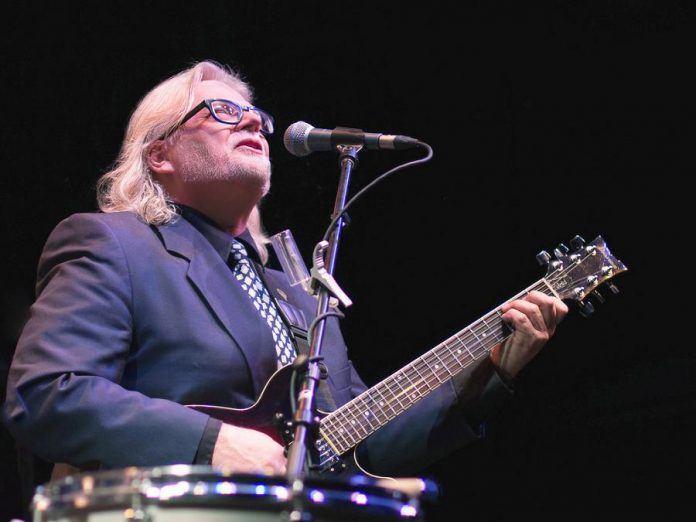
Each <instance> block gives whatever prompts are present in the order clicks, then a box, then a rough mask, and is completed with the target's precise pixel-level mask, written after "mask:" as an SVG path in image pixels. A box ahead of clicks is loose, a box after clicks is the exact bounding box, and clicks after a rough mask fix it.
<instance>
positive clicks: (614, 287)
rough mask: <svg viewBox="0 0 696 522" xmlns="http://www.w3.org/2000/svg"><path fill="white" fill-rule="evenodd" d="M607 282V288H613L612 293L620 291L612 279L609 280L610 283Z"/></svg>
mask: <svg viewBox="0 0 696 522" xmlns="http://www.w3.org/2000/svg"><path fill="white" fill-rule="evenodd" d="M605 284H606V285H607V288H608V289H609V290H611V293H612V294H614V295H616V294H618V293H619V289H618V288H616V285H615V284H614V283H612V282H611V281H609V282H608V283H605Z"/></svg>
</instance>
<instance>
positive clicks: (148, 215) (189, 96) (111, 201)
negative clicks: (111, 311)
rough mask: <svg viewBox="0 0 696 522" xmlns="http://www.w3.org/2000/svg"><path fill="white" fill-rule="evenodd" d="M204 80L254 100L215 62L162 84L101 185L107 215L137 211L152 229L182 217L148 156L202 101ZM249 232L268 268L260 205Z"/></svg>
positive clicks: (143, 103) (134, 118) (132, 124)
mask: <svg viewBox="0 0 696 522" xmlns="http://www.w3.org/2000/svg"><path fill="white" fill-rule="evenodd" d="M204 80H218V81H221V82H224V83H226V84H227V85H229V86H230V87H232V88H234V89H235V90H236V91H237V92H239V93H240V94H241V95H242V96H244V98H246V99H247V100H248V101H249V102H251V101H252V97H253V93H252V89H251V87H250V86H249V84H247V83H246V82H245V81H244V80H243V79H242V78H241V76H240V75H239V73H237V72H235V71H233V70H232V69H230V68H229V67H227V66H224V65H221V64H218V63H216V62H213V61H208V60H206V61H203V62H198V63H196V64H195V65H193V66H191V67H189V68H188V69H185V70H183V71H181V72H180V73H178V74H176V75H174V76H172V77H170V78H168V79H166V80H164V81H163V82H161V83H160V84H159V85H157V86H156V87H155V88H153V89H152V90H151V91H150V92H148V93H147V94H146V95H145V96H144V97H143V98H142V100H140V103H138V106H137V107H136V109H135V111H133V114H132V115H131V118H130V121H129V122H128V128H127V129H126V136H125V138H124V140H123V144H122V145H121V151H120V152H119V155H118V158H117V160H116V163H115V164H114V167H113V168H112V169H111V170H109V171H108V172H106V173H105V174H103V175H102V176H101V177H100V178H99V180H98V181H97V204H98V205H99V209H100V210H101V211H102V212H122V211H129V212H134V213H135V214H137V215H138V216H140V218H141V219H142V220H143V221H145V222H146V223H148V224H151V225H162V224H165V223H169V222H171V221H172V220H174V219H175V218H176V217H177V216H178V214H177V212H176V209H175V207H174V206H173V204H172V203H171V202H170V201H169V200H168V199H167V194H166V192H165V191H164V188H163V187H162V186H161V185H160V184H159V183H158V182H157V181H155V180H154V179H153V177H152V175H151V173H150V171H149V169H148V167H147V161H146V155H147V151H148V149H149V147H150V146H151V145H152V144H153V143H154V142H155V141H157V140H158V139H160V138H161V136H163V135H164V134H166V133H167V132H168V131H169V130H171V129H172V128H173V127H175V126H176V124H177V123H179V121H181V119H182V118H183V117H184V115H185V114H186V113H187V112H188V111H189V110H190V109H191V108H192V107H193V105H194V103H195V102H196V101H197V100H196V99H195V95H194V91H195V88H196V86H197V85H198V84H199V83H200V82H202V81H204ZM247 227H248V228H249V232H250V233H251V236H252V237H253V238H254V241H255V243H256V247H257V249H258V250H259V254H260V256H261V259H262V260H263V262H264V263H265V262H266V261H267V260H268V250H267V247H266V245H267V244H268V243H269V242H270V241H269V239H268V237H267V236H266V234H265V232H264V230H263V225H262V224H261V216H260V213H259V209H258V206H257V207H255V208H254V210H253V211H252V213H251V215H250V216H249V221H248V223H247Z"/></svg>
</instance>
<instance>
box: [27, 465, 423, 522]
mask: <svg viewBox="0 0 696 522" xmlns="http://www.w3.org/2000/svg"><path fill="white" fill-rule="evenodd" d="M32 510H33V515H34V519H33V520H34V522H42V521H49V522H78V521H79V522H112V521H114V522H116V521H118V522H123V521H124V520H126V521H127V520H134V521H135V520H147V521H149V522H184V521H186V522H190V521H192V520H195V521H196V522H198V521H201V522H218V521H219V522H223V521H226V522H229V521H244V522H256V521H259V522H265V521H281V520H291V519H296V520H307V519H311V520H312V521H313V522H323V521H326V522H329V521H331V522H341V521H346V522H362V521H382V520H397V519H398V520H403V519H404V518H406V519H412V520H423V517H422V513H421V507H420V502H419V498H418V497H417V496H415V495H409V494H406V493H404V492H401V491H398V490H394V489H390V488H384V487H381V486H379V485H377V482H376V481H374V480H372V479H370V478H368V477H365V476H363V475H347V476H343V475H341V476H340V477H338V478H337V477H328V478H327V477H323V476H321V477H314V476H312V477H306V478H304V479H302V480H301V481H295V483H292V484H291V483H289V482H288V480H287V478H286V477H284V476H280V477H278V476H264V475H242V474H228V473H225V472H223V471H219V470H214V469H213V468H211V467H210V466H185V465H177V466H165V467H156V468H127V469H124V470H112V471H103V472H96V473H82V474H78V475H72V476H69V477H66V478H64V479H61V480H58V481H54V482H49V483H47V484H45V485H43V486H40V487H39V488H37V490H36V493H35V495H34V499H33V504H32ZM303 514H304V516H302V517H301V518H295V517H297V516H301V515H303ZM310 517H311V518H310Z"/></svg>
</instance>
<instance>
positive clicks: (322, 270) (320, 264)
mask: <svg viewBox="0 0 696 522" xmlns="http://www.w3.org/2000/svg"><path fill="white" fill-rule="evenodd" d="M328 247H329V242H328V241H326V240H323V241H320V242H319V243H317V246H316V247H315V249H314V260H313V264H312V268H311V270H310V274H311V275H312V278H311V280H310V283H309V290H308V291H309V293H310V294H311V295H316V294H317V290H318V289H319V286H318V285H322V286H323V287H325V288H326V289H327V290H328V291H329V292H330V293H331V294H332V295H333V296H335V297H336V298H337V299H338V300H339V301H340V302H341V304H342V305H343V306H345V307H346V308H347V307H349V306H351V305H352V304H353V301H352V300H351V299H350V297H348V295H347V294H346V293H345V292H344V291H343V290H342V289H341V287H340V286H339V285H338V283H337V282H336V280H335V279H334V277H333V276H332V275H331V274H330V273H329V272H328V271H327V270H326V265H325V264H324V254H325V253H326V249H327V248H328Z"/></svg>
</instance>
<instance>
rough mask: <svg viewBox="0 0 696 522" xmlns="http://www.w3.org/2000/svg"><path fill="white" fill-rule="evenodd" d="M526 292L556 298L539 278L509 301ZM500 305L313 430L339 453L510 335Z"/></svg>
mask: <svg viewBox="0 0 696 522" xmlns="http://www.w3.org/2000/svg"><path fill="white" fill-rule="evenodd" d="M531 290H537V291H540V292H543V293H545V294H546V295H554V296H557V294H556V293H555V292H554V291H553V289H552V287H551V285H549V283H548V282H547V280H546V279H544V278H542V279H540V280H539V281H537V282H536V283H534V284H533V285H531V286H530V287H529V288H527V289H525V290H523V291H522V292H520V293H519V294H517V295H516V296H515V297H513V298H512V299H510V301H512V300H514V299H517V298H519V297H521V296H523V295H525V294H526V293H527V292H529V291H531ZM501 308H502V305H501V306H499V307H498V308H496V309H495V310H492V311H491V312H489V313H488V314H486V315H485V316H483V317H482V318H480V319H479V320H477V321H474V322H473V323H472V324H470V325H469V326H467V327H466V328H464V329H462V330H460V331H459V332H457V333H456V334H454V335H453V336H452V337H450V338H449V339H447V340H446V341H444V342H442V343H440V344H438V345H437V346H435V347H434V348H433V349H431V350H430V351H428V352H426V353H425V354H423V355H421V356H420V357H418V358H417V359H415V360H414V361H412V362H411V363H409V364H407V365H406V366H404V367H403V368H401V369H400V370H398V371H396V372H394V373H393V374H392V375H390V376H389V377H387V378H386V379H384V380H383V381H382V382H380V383H378V384H377V385H375V386H373V387H372V388H370V389H369V390H367V391H365V392H363V393H362V394H360V395H358V396H357V397H355V398H354V399H353V400H352V401H350V402H348V403H346V404H344V405H343V406H341V407H340V408H338V409H337V410H335V411H333V412H332V413H330V414H329V415H327V416H326V417H324V419H323V420H322V421H321V426H320V429H319V432H320V434H321V436H322V437H323V438H324V439H325V440H326V441H327V442H328V444H329V445H330V446H331V447H332V448H333V450H334V451H335V452H336V453H337V454H339V455H341V454H343V453H345V452H347V451H349V450H350V449H352V448H354V447H355V446H356V445H358V444H359V443H360V442H361V441H363V440H364V439H365V438H367V437H368V436H369V435H371V434H372V433H374V432H375V431H377V430H378V429H379V428H381V427H382V426H384V425H385V424H386V423H387V422H389V421H390V420H392V419H393V418H395V417H396V416H398V415H400V414H401V413H403V412H404V411H406V410H407V409H408V408H410V407H411V406H413V405H414V404H415V403H416V402H418V401H419V400H421V399H422V398H423V397H425V396H427V395H428V394H429V393H430V392H432V391H433V390H435V389H436V388H437V387H439V386H440V385H441V384H444V383H445V382H447V381H448V380H450V379H451V378H452V377H454V376H455V375H457V374H458V373H460V372H461V371H463V370H464V369H465V368H467V367H468V366H469V365H470V364H472V363H473V362H474V361H476V360H478V359H480V358H482V357H485V356H487V355H488V353H489V352H490V351H491V349H492V348H493V347H494V346H496V345H497V344H499V343H501V342H502V341H504V340H505V339H506V338H507V337H509V336H510V334H511V333H512V332H511V331H510V329H509V328H507V327H506V326H505V325H504V323H503V321H502V320H501V316H502V311H501Z"/></svg>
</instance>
